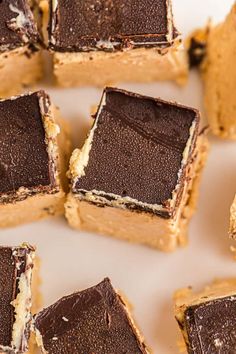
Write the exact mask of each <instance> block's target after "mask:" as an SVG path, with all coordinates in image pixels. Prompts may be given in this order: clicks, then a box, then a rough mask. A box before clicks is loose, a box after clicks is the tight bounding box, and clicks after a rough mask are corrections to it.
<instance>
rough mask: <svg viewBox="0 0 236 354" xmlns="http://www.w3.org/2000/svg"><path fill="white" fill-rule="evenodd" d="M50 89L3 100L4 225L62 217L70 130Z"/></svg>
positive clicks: (0, 200)
mask: <svg viewBox="0 0 236 354" xmlns="http://www.w3.org/2000/svg"><path fill="white" fill-rule="evenodd" d="M56 116H58V111H57V110H56V109H55V108H54V106H53V105H52V104H51V102H50V98H49V96H48V95H47V94H46V93H45V92H44V91H39V92H35V93H32V94H26V95H22V96H18V97H12V98H11V99H7V100H1V101H0V227H8V226H14V225H17V224H21V223H24V222H29V221H33V220H37V219H40V218H43V217H46V216H51V215H57V214H62V213H63V212H64V206H63V205H64V200H65V190H66V178H65V173H66V168H67V157H68V156H69V150H70V144H69V139H68V127H67V126H66V125H65V123H64V122H63V121H61V120H60V123H61V124H60V126H61V133H60V128H59V126H58V125H57V124H56V122H55V119H56Z"/></svg>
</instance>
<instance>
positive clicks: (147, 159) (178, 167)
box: [73, 88, 199, 214]
mask: <svg viewBox="0 0 236 354" xmlns="http://www.w3.org/2000/svg"><path fill="white" fill-rule="evenodd" d="M198 122H199V115H198V112H197V111H195V110H194V109H191V108H187V107H183V106H180V105H177V104H172V103H168V102H164V101H162V100H159V99H154V98H150V97H145V96H141V95H137V94H133V93H130V92H126V91H123V90H118V89H111V88H107V89H106V90H105V103H102V105H101V107H100V109H99V114H97V116H96V129H95V130H94V135H93V140H92V147H91V149H90V152H89V159H88V164H87V166H86V167H85V174H84V176H82V177H81V178H79V179H78V180H77V181H76V183H75V185H74V188H73V192H74V193H78V192H79V193H82V194H83V193H84V192H86V191H95V192H94V194H96V191H99V192H102V195H103V196H104V197H105V198H107V200H111V199H112V196H111V194H113V195H116V196H121V197H129V198H132V199H134V200H136V201H138V202H141V203H146V204H148V205H160V206H163V207H164V208H166V209H167V211H168V210H169V208H170V205H169V204H170V200H171V199H172V198H173V192H174V191H175V190H176V188H177V189H178V191H177V192H179V193H181V192H182V190H181V184H183V179H184V176H185V167H186V166H185V165H184V164H183V154H184V151H185V149H186V145H187V142H188V141H189V139H190V136H191V132H190V128H191V127H192V125H193V123H195V124H196V126H195V127H194V131H193V135H192V137H191V139H190V141H189V142H190V144H191V145H192V150H193V148H194V146H195V141H196V137H197V135H198ZM190 160H191V149H190V154H189V156H187V161H186V164H187V162H189V161H190ZM178 185H179V186H178ZM108 194H110V195H108ZM126 205H127V207H130V208H133V209H137V208H140V209H142V208H144V209H146V208H148V207H142V206H139V207H138V206H137V205H133V203H132V202H131V201H130V203H129V201H128V200H126ZM169 211H170V212H171V210H169ZM157 212H158V213H159V212H160V213H161V214H162V211H157Z"/></svg>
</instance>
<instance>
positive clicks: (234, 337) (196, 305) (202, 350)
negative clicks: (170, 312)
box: [175, 279, 236, 354]
mask: <svg viewBox="0 0 236 354" xmlns="http://www.w3.org/2000/svg"><path fill="white" fill-rule="evenodd" d="M175 298H176V307H175V315H176V319H177V321H178V323H179V327H180V329H181V331H182V334H183V337H184V340H185V344H186V346H187V351H188V353H189V354H208V353H209V354H210V353H214V354H220V353H232V354H233V353H235V352H236V334H235V328H236V319H235V314H236V280H235V279H234V280H233V279H229V280H221V281H215V282H214V283H213V284H211V285H210V286H208V287H207V288H206V289H205V290H204V291H203V292H201V293H199V294H193V293H192V290H191V289H185V290H181V291H179V292H177V293H176V296H175Z"/></svg>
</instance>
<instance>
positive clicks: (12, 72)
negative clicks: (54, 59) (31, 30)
mask: <svg viewBox="0 0 236 354" xmlns="http://www.w3.org/2000/svg"><path fill="white" fill-rule="evenodd" d="M42 65H43V64H42V53H41V51H37V52H31V51H30V50H29V49H28V48H27V47H20V48H17V49H14V50H10V51H7V52H4V53H0V81H1V86H0V97H9V96H12V95H16V94H19V93H21V92H22V91H24V90H26V88H27V87H29V86H32V85H33V84H35V83H36V82H37V81H38V80H39V79H41V77H42V75H43V68H42Z"/></svg>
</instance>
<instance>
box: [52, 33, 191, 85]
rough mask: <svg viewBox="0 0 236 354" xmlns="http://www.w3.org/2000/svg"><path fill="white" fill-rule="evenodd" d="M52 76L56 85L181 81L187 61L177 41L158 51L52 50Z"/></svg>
mask: <svg viewBox="0 0 236 354" xmlns="http://www.w3.org/2000/svg"><path fill="white" fill-rule="evenodd" d="M54 75H55V78H56V81H57V83H58V85H59V86H62V87H71V86H89V85H95V86H99V87H101V86H105V85H110V84H115V83H117V82H123V81H125V82H152V81H158V80H175V81H177V82H178V83H179V84H184V83H185V82H186V79H187V75H188V64H187V58H186V54H185V51H184V48H183V45H182V44H181V43H179V40H177V41H176V43H175V44H174V45H173V47H171V48H169V49H166V50H165V51H164V52H163V53H161V54H160V50H159V49H155V48H154V49H153V48H151V49H146V48H140V49H132V50H128V51H119V52H115V53H105V52H89V53H54Z"/></svg>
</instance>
